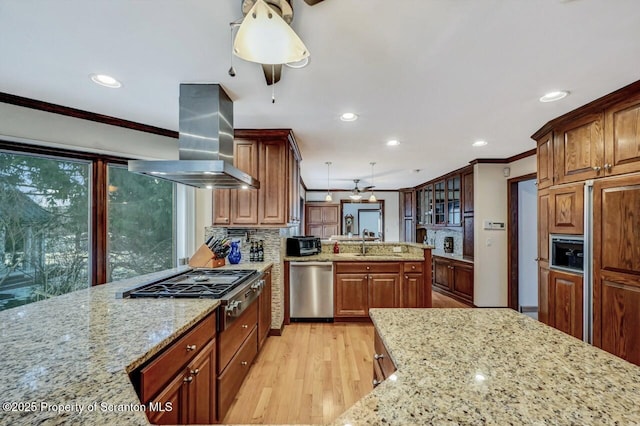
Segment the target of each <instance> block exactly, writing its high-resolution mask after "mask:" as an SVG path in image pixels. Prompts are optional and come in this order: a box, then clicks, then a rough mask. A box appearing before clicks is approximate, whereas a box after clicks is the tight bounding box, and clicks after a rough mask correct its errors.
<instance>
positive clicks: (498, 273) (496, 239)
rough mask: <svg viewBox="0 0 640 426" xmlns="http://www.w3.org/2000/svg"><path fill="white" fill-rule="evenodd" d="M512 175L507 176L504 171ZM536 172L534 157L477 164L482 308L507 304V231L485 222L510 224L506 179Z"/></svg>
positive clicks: (477, 284)
mask: <svg viewBox="0 0 640 426" xmlns="http://www.w3.org/2000/svg"><path fill="white" fill-rule="evenodd" d="M505 167H509V168H510V175H509V176H508V177H505V176H504V168H505ZM535 172H536V157H535V155H532V156H529V157H526V158H523V159H521V160H518V161H515V162H513V163H510V164H476V165H474V167H473V187H474V188H473V201H474V225H475V227H474V233H473V237H474V247H473V250H474V256H473V257H474V274H473V275H474V290H473V293H474V296H473V303H474V304H475V305H476V306H480V307H490V306H504V307H506V306H507V305H508V301H507V293H508V290H507V285H508V278H507V235H508V230H506V229H505V230H504V231H494V230H485V229H483V222H484V221H485V220H493V221H499V222H504V223H505V224H506V223H507V216H508V214H507V213H508V212H507V180H508V179H510V178H514V177H517V176H522V175H526V174H529V173H535Z"/></svg>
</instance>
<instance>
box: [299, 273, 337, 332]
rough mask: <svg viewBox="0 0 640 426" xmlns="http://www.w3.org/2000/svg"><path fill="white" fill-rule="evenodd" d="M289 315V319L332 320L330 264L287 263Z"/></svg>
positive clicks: (331, 274)
mask: <svg viewBox="0 0 640 426" xmlns="http://www.w3.org/2000/svg"><path fill="white" fill-rule="evenodd" d="M289 316H290V317H291V319H292V320H316V321H327V320H329V321H331V320H333V264H332V263H331V262H291V263H290V264H289Z"/></svg>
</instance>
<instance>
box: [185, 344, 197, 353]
mask: <svg viewBox="0 0 640 426" xmlns="http://www.w3.org/2000/svg"><path fill="white" fill-rule="evenodd" d="M195 350H196V345H187V352H189V351H195Z"/></svg>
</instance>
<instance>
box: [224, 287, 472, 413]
mask: <svg viewBox="0 0 640 426" xmlns="http://www.w3.org/2000/svg"><path fill="white" fill-rule="evenodd" d="M433 305H434V307H440V308H458V307H468V306H466V305H463V304H462V303H460V302H457V301H455V300H453V299H451V298H449V297H447V296H444V295H442V294H440V293H436V292H433ZM372 356H373V325H371V324H370V323H292V324H290V325H288V326H287V327H285V330H284V333H283V334H282V336H279V337H270V338H269V339H267V342H266V343H265V346H264V348H263V349H262V352H260V354H259V355H258V358H257V359H256V361H255V363H254V365H253V367H252V368H251V371H250V372H249V375H248V376H247V378H246V379H245V381H244V383H243V385H242V387H241V388H240V391H239V392H238V395H237V396H236V399H235V402H234V404H233V405H232V406H231V408H230V410H229V412H228V413H227V415H226V417H225V418H224V422H223V423H225V424H273V425H276V424H324V423H328V422H331V421H333V420H334V419H335V418H336V417H338V416H339V415H340V414H342V413H343V412H344V411H345V410H346V409H347V408H349V407H351V406H352V405H353V404H354V403H355V402H356V401H358V400H359V399H360V398H362V397H363V396H365V395H366V394H367V393H369V392H370V391H371V389H372V388H373V387H372V383H371V381H372V379H373V364H372V363H373V360H372Z"/></svg>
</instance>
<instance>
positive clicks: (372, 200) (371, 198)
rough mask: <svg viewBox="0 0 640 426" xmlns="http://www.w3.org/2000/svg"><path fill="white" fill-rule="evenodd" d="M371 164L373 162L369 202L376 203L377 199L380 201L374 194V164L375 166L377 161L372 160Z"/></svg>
mask: <svg viewBox="0 0 640 426" xmlns="http://www.w3.org/2000/svg"><path fill="white" fill-rule="evenodd" d="M369 164H371V196H370V197H369V202H370V203H375V202H376V201H378V200H377V199H376V196H375V195H374V194H373V166H375V165H376V163H375V162H373V161H372V162H371V163H369Z"/></svg>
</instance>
